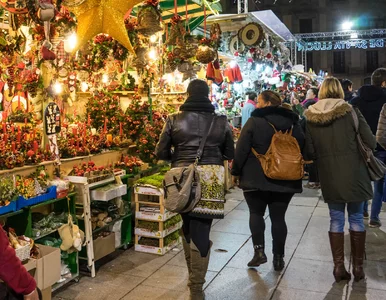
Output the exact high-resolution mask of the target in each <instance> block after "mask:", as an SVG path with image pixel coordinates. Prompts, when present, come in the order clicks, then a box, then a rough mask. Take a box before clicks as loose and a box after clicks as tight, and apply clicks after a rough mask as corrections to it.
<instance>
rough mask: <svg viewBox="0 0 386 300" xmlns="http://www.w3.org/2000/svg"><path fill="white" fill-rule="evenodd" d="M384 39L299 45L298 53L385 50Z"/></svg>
mask: <svg viewBox="0 0 386 300" xmlns="http://www.w3.org/2000/svg"><path fill="white" fill-rule="evenodd" d="M384 47H385V41H384V40H383V39H372V40H351V41H333V42H305V43H297V48H298V51H330V50H349V49H374V48H384Z"/></svg>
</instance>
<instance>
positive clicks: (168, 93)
mask: <svg viewBox="0 0 386 300" xmlns="http://www.w3.org/2000/svg"><path fill="white" fill-rule="evenodd" d="M186 93H187V91H182V92H152V93H151V94H150V95H151V96H155V95H181V94H186Z"/></svg>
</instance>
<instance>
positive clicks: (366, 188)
mask: <svg viewBox="0 0 386 300" xmlns="http://www.w3.org/2000/svg"><path fill="white" fill-rule="evenodd" d="M352 109H353V108H352V106H351V105H350V104H348V103H347V102H345V101H344V100H343V99H324V100H320V101H319V102H318V103H316V104H314V105H312V106H311V107H310V108H309V109H308V110H306V112H305V113H304V115H305V117H306V119H307V125H306V126H307V130H306V159H308V160H314V161H316V164H317V167H318V173H319V178H320V183H321V186H322V193H323V197H324V200H325V201H326V202H327V203H349V202H361V201H366V200H370V199H372V197H373V190H372V187H371V180H370V176H369V173H368V171H367V166H366V164H365V162H364V160H363V158H362V156H361V154H360V152H359V149H358V144H357V140H356V133H355V127H354V120H353V118H352V115H351V111H352ZM355 112H356V113H357V115H358V119H359V133H360V135H361V137H362V139H363V142H364V143H365V144H366V145H368V146H369V147H370V148H372V149H375V147H376V141H375V137H374V135H373V134H372V132H371V129H370V127H369V125H368V124H367V123H366V120H365V118H364V117H363V116H362V114H361V113H360V111H359V110H358V109H355Z"/></svg>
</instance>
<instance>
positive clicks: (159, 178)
mask: <svg viewBox="0 0 386 300" xmlns="http://www.w3.org/2000/svg"><path fill="white" fill-rule="evenodd" d="M163 180H164V175H161V174H159V173H157V174H154V175H151V176H147V177H143V178H140V179H138V180H137V182H136V183H137V184H139V185H141V184H142V185H146V184H148V185H152V186H155V187H157V188H162V187H163Z"/></svg>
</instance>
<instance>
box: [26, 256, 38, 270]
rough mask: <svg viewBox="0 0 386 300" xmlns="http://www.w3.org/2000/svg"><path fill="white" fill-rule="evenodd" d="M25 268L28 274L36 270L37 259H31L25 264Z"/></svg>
mask: <svg viewBox="0 0 386 300" xmlns="http://www.w3.org/2000/svg"><path fill="white" fill-rule="evenodd" d="M23 266H24V268H25V269H26V270H27V272H29V271H31V270H33V269H36V259H33V258H30V259H29V260H27V261H25V262H23Z"/></svg>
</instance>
